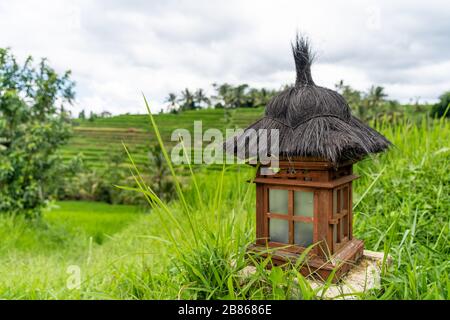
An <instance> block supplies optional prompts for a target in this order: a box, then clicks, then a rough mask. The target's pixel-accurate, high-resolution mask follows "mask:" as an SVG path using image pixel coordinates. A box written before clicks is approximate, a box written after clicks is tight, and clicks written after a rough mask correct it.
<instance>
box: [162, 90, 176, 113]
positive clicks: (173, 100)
mask: <svg viewBox="0 0 450 320" xmlns="http://www.w3.org/2000/svg"><path fill="white" fill-rule="evenodd" d="M165 102H167V103H169V105H168V107H167V109H168V111H169V112H171V113H177V112H178V110H177V109H178V107H177V102H178V96H177V95H176V94H175V93H172V92H171V93H169V95H168V96H167V98H166V100H165Z"/></svg>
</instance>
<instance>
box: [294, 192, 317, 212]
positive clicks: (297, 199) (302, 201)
mask: <svg viewBox="0 0 450 320" xmlns="http://www.w3.org/2000/svg"><path fill="white" fill-rule="evenodd" d="M294 215H296V216H303V217H313V216H314V192H305V191H295V192H294Z"/></svg>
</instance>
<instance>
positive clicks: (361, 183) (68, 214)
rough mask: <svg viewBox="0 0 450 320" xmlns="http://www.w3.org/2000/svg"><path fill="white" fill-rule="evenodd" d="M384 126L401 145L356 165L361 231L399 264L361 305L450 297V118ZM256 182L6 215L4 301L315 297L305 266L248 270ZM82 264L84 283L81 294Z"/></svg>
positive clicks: (219, 177) (241, 179)
mask: <svg viewBox="0 0 450 320" xmlns="http://www.w3.org/2000/svg"><path fill="white" fill-rule="evenodd" d="M252 111H253V110H252ZM205 112H207V111H205ZM214 112H216V111H214ZM139 117H142V116H139ZM161 117H163V116H161ZM164 117H168V118H170V117H176V116H164ZM191 117H192V118H191V119H195V117H194V115H191ZM139 119H140V118H139ZM142 119H143V118H142ZM99 121H100V120H99ZM102 121H104V122H105V123H106V122H108V121H112V122H114V121H116V120H114V118H112V119H104V120H102ZM157 121H159V120H157ZM174 123H176V121H175V122H174ZM130 124H131V123H130V122H129V123H127V125H130ZM127 125H126V126H127ZM174 125H175V124H174ZM186 125H188V124H186ZM144 126H145V122H142V126H139V125H137V124H135V125H133V127H136V128H141V129H142V128H144ZM159 126H160V129H163V126H164V123H161V122H160V123H159ZM80 127H82V126H80ZM110 127H112V125H111V123H109V124H107V125H106V124H105V128H110ZM117 128H120V126H117ZM377 129H378V130H380V131H381V132H382V133H383V134H385V135H386V136H387V138H388V139H390V140H391V141H392V142H393V143H394V145H395V147H393V148H392V150H390V151H389V152H388V153H386V154H383V155H380V156H377V157H375V158H374V159H366V160H364V161H362V162H360V163H358V164H357V165H356V166H355V171H356V172H357V173H358V174H359V175H361V178H360V179H359V180H357V182H356V183H355V192H354V204H355V205H356V207H355V209H354V212H355V219H354V228H355V229H354V232H355V236H356V237H358V238H361V239H364V241H365V244H366V248H367V249H371V250H377V251H384V252H385V253H389V254H391V255H392V257H393V261H394V263H393V265H392V267H391V268H390V269H389V270H387V271H386V272H385V273H384V274H383V278H382V288H381V290H377V291H373V292H368V293H367V294H366V295H364V296H362V297H361V298H365V299H450V278H449V271H450V245H449V243H450V242H449V240H450V239H449V231H450V214H449V213H450V171H449V170H448V169H449V167H450V145H449V141H450V123H449V122H448V121H436V120H431V119H428V120H427V119H425V118H424V120H423V121H422V122H418V123H412V122H409V121H407V120H405V121H403V122H401V123H399V124H397V125H395V126H392V125H389V124H387V123H386V124H379V125H378V127H377ZM164 131H166V132H169V131H170V130H168V129H164ZM149 137H150V135H149ZM111 143H115V141H114V140H112V142H111ZM252 175H253V169H252V168H248V167H245V166H241V167H227V168H226V171H224V172H220V171H219V172H217V171H211V172H209V171H206V173H200V174H199V175H197V176H196V179H195V180H194V177H191V182H192V183H191V187H190V188H189V189H187V190H185V191H184V192H183V194H179V196H178V197H179V199H184V201H174V202H171V203H170V204H164V203H159V205H158V206H157V207H155V208H153V209H152V210H151V211H150V212H148V211H147V212H146V211H142V209H138V208H136V207H133V206H111V205H106V204H100V203H89V202H57V203H56V204H55V205H54V206H51V207H50V208H49V209H48V210H47V211H46V212H45V213H44V216H43V219H41V220H37V221H29V220H25V219H23V218H21V217H8V216H2V217H0V237H1V238H2V244H1V247H0V248H1V249H0V259H1V261H2V264H1V265H0V297H1V298H13V299H20V298H31V299H36V298H48V299H55V298H61V299H78V298H82V299H103V298H105V299H109V298H111V299H158V298H159V299H179V298H183V299H194V298H207V299H208V298H214V299H219V298H226V299H234V298H237V299H261V298H268V299H312V298H314V297H315V292H314V290H313V289H312V288H310V287H308V286H307V284H306V283H305V282H304V281H303V278H302V277H300V276H299V274H298V273H297V272H296V271H295V270H294V269H290V270H287V271H282V270H281V269H279V268H273V269H272V270H271V271H269V270H266V269H265V268H263V267H262V266H260V268H259V269H258V271H257V273H256V274H255V275H254V276H252V277H251V279H247V280H245V281H244V280H243V279H242V277H241V276H240V275H239V271H240V270H241V269H242V268H243V267H244V266H245V265H246V261H245V259H244V252H245V247H246V245H248V244H249V243H251V242H252V241H253V240H254V215H255V205H254V186H253V185H252V184H248V183H246V180H247V179H249V178H251V177H252ZM195 181H196V182H197V184H198V193H197V189H196V188H195V187H194V182H195ZM183 203H184V204H183ZM73 265H76V266H78V267H79V268H80V270H81V280H82V282H81V286H80V287H79V288H72V289H70V288H68V287H67V281H68V278H69V274H68V273H67V270H68V268H69V267H70V266H73ZM294 279H297V280H298V281H299V284H298V285H296V284H295V282H294Z"/></svg>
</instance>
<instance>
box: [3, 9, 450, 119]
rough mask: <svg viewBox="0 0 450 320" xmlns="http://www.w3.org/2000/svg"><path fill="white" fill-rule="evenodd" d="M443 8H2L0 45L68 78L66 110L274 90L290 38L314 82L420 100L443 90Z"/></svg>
mask: <svg viewBox="0 0 450 320" xmlns="http://www.w3.org/2000/svg"><path fill="white" fill-rule="evenodd" d="M449 10H450V3H448V1H427V2H415V1H403V0H402V1H395V2H393V1H345V2H337V1H336V2H330V1H327V2H325V1H314V2H311V1H287V0H281V1H275V0H274V1H264V0H254V1H250V0H247V1H237V0H232V1H195V2H193V1H162V0H161V1H126V2H125V1H100V0H98V1H88V0H80V1H52V0H41V1H31V0H30V1H23V0H18V1H6V0H0V46H1V47H11V48H12V50H13V52H14V53H15V54H16V55H17V56H19V57H20V58H24V57H25V56H26V55H28V54H31V55H33V56H34V57H36V58H39V57H47V58H49V60H50V63H51V64H52V65H53V66H54V67H55V68H56V69H57V70H58V71H60V72H62V71H64V70H66V69H71V70H72V71H73V78H74V80H76V82H77V105H76V106H75V107H74V112H78V111H79V110H80V109H81V108H86V109H88V110H94V111H96V112H99V111H103V110H109V111H112V112H114V113H123V112H144V111H145V108H144V106H143V101H142V97H141V94H140V92H141V91H143V92H144V93H145V94H146V96H147V97H148V99H149V100H150V101H152V102H153V107H154V109H155V110H156V109H158V108H160V107H161V106H163V102H164V98H165V96H166V95H167V94H168V93H169V92H172V91H175V92H177V91H180V90H182V89H183V88H185V87H189V88H192V89H195V88H198V87H203V88H206V89H210V85H211V83H213V82H231V83H242V82H246V83H249V84H250V85H253V86H259V87H261V86H265V87H270V88H279V87H280V86H281V85H283V84H285V83H289V82H293V81H294V77H295V75H294V74H295V72H294V67H293V61H292V58H291V53H290V41H291V40H292V39H293V38H294V36H295V32H296V31H297V30H298V31H300V32H303V33H305V34H307V35H309V36H310V38H311V39H312V42H313V46H314V49H315V50H316V51H317V60H316V61H317V62H316V64H315V66H314V67H313V78H314V80H315V81H316V83H318V84H320V85H324V86H328V87H331V88H333V86H334V83H336V82H337V81H339V80H340V79H344V80H345V81H346V82H347V83H349V84H351V85H352V86H354V87H356V88H358V89H366V88H367V87H369V86H370V85H371V84H377V85H383V86H385V87H386V91H387V92H388V93H389V95H390V97H391V98H394V99H399V100H401V101H408V100H409V99H410V98H416V97H420V98H421V100H428V101H431V100H433V99H435V98H436V97H437V96H438V95H439V94H441V93H442V92H443V91H444V90H447V89H450V79H449V78H448V73H449V71H450V57H449V55H448V49H449V48H448V47H449V41H448V39H449V38H450V37H449V33H450V19H448V12H449Z"/></svg>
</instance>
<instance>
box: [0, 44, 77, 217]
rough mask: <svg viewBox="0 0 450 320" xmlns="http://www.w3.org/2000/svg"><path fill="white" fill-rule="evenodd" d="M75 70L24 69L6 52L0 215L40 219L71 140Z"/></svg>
mask: <svg viewBox="0 0 450 320" xmlns="http://www.w3.org/2000/svg"><path fill="white" fill-rule="evenodd" d="M73 88H74V82H73V81H71V80H70V71H67V72H65V73H64V74H62V75H58V74H57V73H56V72H55V70H54V69H53V68H51V67H50V66H49V65H48V63H47V60H46V59H42V60H41V61H40V62H39V63H38V64H37V65H34V64H33V59H32V58H31V57H28V58H27V59H26V60H25V62H24V63H23V64H22V65H21V64H19V63H18V62H17V61H16V59H15V57H14V56H13V55H12V54H11V53H10V51H9V50H8V49H0V212H8V213H20V214H26V215H27V216H38V215H39V213H40V209H41V208H42V207H43V206H44V205H45V203H46V201H47V200H48V193H47V192H46V187H47V186H48V185H50V184H51V183H52V182H53V181H55V179H54V178H55V176H54V175H55V174H57V173H58V172H59V170H56V169H55V168H56V167H57V166H59V165H61V163H62V161H61V159H60V157H59V156H58V155H57V154H56V151H57V149H58V147H59V146H61V145H62V144H64V143H65V142H66V141H67V140H68V138H69V137H70V123H69V121H70V119H69V118H68V115H67V113H66V112H64V106H65V105H67V104H69V105H70V104H72V101H73V99H74V91H73Z"/></svg>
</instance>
